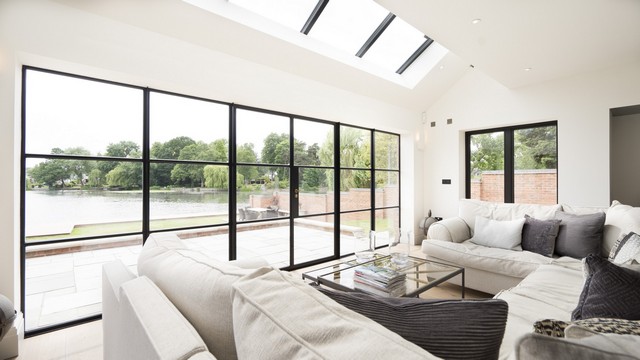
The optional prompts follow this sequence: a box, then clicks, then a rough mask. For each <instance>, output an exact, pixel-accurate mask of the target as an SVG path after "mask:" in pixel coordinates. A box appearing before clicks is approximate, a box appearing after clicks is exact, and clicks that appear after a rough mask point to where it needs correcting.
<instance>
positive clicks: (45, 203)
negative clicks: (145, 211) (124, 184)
mask: <svg viewBox="0 0 640 360" xmlns="http://www.w3.org/2000/svg"><path fill="white" fill-rule="evenodd" d="M248 196H249V194H243V193H239V194H238V205H239V206H244V205H247V203H248V201H247V199H248ZM228 203H229V195H228V194H227V193H225V192H222V193H212V192H198V191H185V192H177V191H176V192H152V193H151V194H150V216H151V218H152V219H163V218H172V217H183V216H189V215H213V214H227V213H228V212H229V208H228V206H229V205H228ZM25 215H26V228H27V235H28V236H29V235H42V234H46V233H52V232H53V233H55V232H59V231H63V232H64V231H65V230H68V229H70V228H72V227H73V225H79V224H95V223H106V222H119V221H135V220H138V221H139V220H141V219H142V192H129V191H100V190H34V191H27V192H26V208H25Z"/></svg>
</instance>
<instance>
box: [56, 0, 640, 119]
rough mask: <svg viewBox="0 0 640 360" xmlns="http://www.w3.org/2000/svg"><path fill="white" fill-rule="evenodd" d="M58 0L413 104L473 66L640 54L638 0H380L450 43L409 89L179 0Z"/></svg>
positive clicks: (527, 74) (517, 76) (513, 80)
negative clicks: (430, 67)
mask: <svg viewBox="0 0 640 360" xmlns="http://www.w3.org/2000/svg"><path fill="white" fill-rule="evenodd" d="M55 1H57V2H59V3H62V4H65V5H68V6H71V7H74V8H77V9H80V10H83V11H87V12H92V13H94V14H97V15H100V16H104V17H108V18H111V19H114V20H116V21H120V22H124V23H126V24H129V25H132V26H136V27H140V28H143V29H146V30H149V31H154V32H157V33H160V34H163V35H165V36H169V37H172V38H176V39H179V40H181V41H186V42H189V43H193V44H196V45H199V46H203V47H206V48H210V49H212V50H215V51H219V52H224V53H227V54H229V55H232V56H235V57H239V58H242V59H246V60H249V61H252V62H256V63H259V64H262V65H267V66H270V67H273V68H276V69H279V70H284V71H287V72H290V73H292V74H295V75H297V76H302V77H305V78H308V79H311V80H315V81H318V82H322V83H325V84H328V85H331V86H335V87H338V88H341V89H344V90H347V91H351V92H354V93H358V94H361V95H365V96H369V97H372V98H375V99H379V100H382V101H385V102H387V103H390V104H393V105H397V106H401V107H404V108H407V109H411V110H416V111H422V110H424V109H426V108H428V107H429V106H430V104H432V103H433V102H434V101H435V100H437V99H438V98H439V97H440V96H441V95H442V94H443V93H444V92H446V91H447V90H448V89H449V88H450V87H451V86H452V84H454V83H455V82H456V81H457V80H458V79H459V78H460V77H461V76H462V75H463V74H464V73H465V72H467V71H481V72H483V73H485V74H486V75H488V76H490V77H492V78H493V79H495V80H496V81H498V82H500V83H502V84H503V85H504V86H506V87H512V88H513V87H519V86H526V85H529V84H534V83H540V82H544V81H549V80H553V79H558V78H563V77H569V76H573V75H577V74H580V73H585V72H590V71H595V70H600V69H603V68H607V67H614V66H616V65H621V64H625V63H631V62H634V61H639V60H640V1H637V0H560V1H551V0H538V1H533V0H515V1H514V0H483V1H478V0H455V1H451V0H376V2H378V3H380V4H381V5H382V6H384V7H386V8H387V9H388V10H389V11H391V12H393V13H394V14H396V15H397V16H398V17H400V18H402V19H404V20H405V21H407V22H409V23H410V24H411V25H413V26H415V27H416V28H417V29H418V30H420V31H422V32H424V33H425V34H427V35H428V36H430V37H432V38H433V39H434V40H435V41H437V42H438V43H440V44H442V45H443V46H444V47H445V48H447V49H448V50H449V53H448V54H447V55H445V56H444V57H443V58H442V60H440V61H439V62H438V64H437V65H436V66H435V67H433V69H432V70H431V71H430V72H429V73H428V74H427V75H426V76H424V77H423V78H422V80H421V81H419V82H418V83H417V85H415V86H413V87H412V88H409V87H406V86H401V85H399V84H397V83H394V82H392V81H388V80H385V79H384V78H380V77H377V76H374V75H372V74H371V73H368V72H366V71H362V70H359V69H357V68H354V67H353V66H349V65H347V64H345V63H343V62H340V61H336V60H335V59H332V58H328V57H325V56H322V55H319V54H318V53H317V52H314V51H310V50H309V49H305V48H302V47H300V46H297V45H295V44H293V43H292V42H288V41H285V40H282V39H281V38H278V37H274V36H272V35H268V34H266V33H264V32H261V31H258V30H255V29H254V28H252V27H249V26H246V25H243V24H240V23H238V22H236V21H232V20H230V19H229V18H228V17H225V16H221V15H218V14H214V13H211V12H208V11H204V10H202V9H201V8H198V7H195V6H192V5H191V4H189V3H187V2H184V1H182V0H136V1H130V0H109V1H107V0H87V1H77V0H55ZM211 1H212V2H217V3H222V4H224V3H225V1H224V0H211ZM256 1H258V0H256ZM332 1H346V0H332ZM474 19H481V21H480V22H479V23H477V24H473V23H472V20H474ZM470 65H473V66H474V68H473V69H472V68H471V67H470ZM525 68H530V69H531V70H530V71H525V70H524V69H525Z"/></svg>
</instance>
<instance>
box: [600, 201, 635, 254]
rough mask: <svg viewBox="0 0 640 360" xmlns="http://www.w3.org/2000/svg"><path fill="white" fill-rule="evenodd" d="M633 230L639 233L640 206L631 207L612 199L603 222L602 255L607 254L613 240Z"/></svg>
mask: <svg viewBox="0 0 640 360" xmlns="http://www.w3.org/2000/svg"><path fill="white" fill-rule="evenodd" d="M631 231H633V232H635V233H636V234H640V207H632V206H629V205H625V204H621V203H620V202H619V201H616V200H614V201H613V202H611V206H610V207H609V208H608V209H607V218H606V220H605V222H604V239H603V243H602V255H604V256H607V255H608V254H609V253H610V252H611V248H612V247H613V244H614V243H615V241H616V240H617V239H618V238H619V237H620V235H621V234H623V233H629V232H631Z"/></svg>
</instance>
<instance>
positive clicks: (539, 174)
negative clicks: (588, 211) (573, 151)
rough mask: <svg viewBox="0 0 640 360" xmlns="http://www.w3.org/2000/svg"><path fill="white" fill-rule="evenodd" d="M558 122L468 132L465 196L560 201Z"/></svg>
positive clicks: (502, 200) (517, 201)
mask: <svg viewBox="0 0 640 360" xmlns="http://www.w3.org/2000/svg"><path fill="white" fill-rule="evenodd" d="M557 145H558V137H557V122H555V121H554V122H548V123H541V124H531V125H525V126H517V127H508V128H499V129H488V130H482V131H474V132H467V133H466V159H467V160H466V175H467V176H466V197H467V198H468V199H478V200H485V201H495V202H514V203H526V204H555V203H557V201H558V180H557V179H558V146H557Z"/></svg>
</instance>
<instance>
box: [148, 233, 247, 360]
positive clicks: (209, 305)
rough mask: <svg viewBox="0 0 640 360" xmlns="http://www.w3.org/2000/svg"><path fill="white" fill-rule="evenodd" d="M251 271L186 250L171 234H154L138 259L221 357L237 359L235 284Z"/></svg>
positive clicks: (153, 279)
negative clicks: (234, 335) (233, 285)
mask: <svg viewBox="0 0 640 360" xmlns="http://www.w3.org/2000/svg"><path fill="white" fill-rule="evenodd" d="M251 272H253V269H242V268H239V267H237V266H234V265H232V264H230V263H228V262H222V261H216V260H214V259H211V258H210V257H208V256H206V255H204V254H202V253H200V252H198V251H194V250H189V249H186V248H184V245H182V244H181V240H180V239H179V238H177V237H175V236H169V235H157V236H154V235H152V236H150V237H149V238H148V239H147V241H146V243H145V245H144V247H143V249H142V252H141V253H140V257H139V259H138V273H139V274H140V275H145V276H147V277H149V278H150V279H151V280H152V281H153V282H154V283H155V284H156V285H157V286H158V287H159V288H160V289H161V290H162V292H164V294H165V295H166V296H167V297H168V298H169V300H171V302H172V303H173V304H174V305H175V306H176V307H177V308H178V309H179V310H180V312H181V313H182V314H183V315H184V317H185V318H187V320H189V322H191V324H192V325H193V327H194V328H196V330H197V331H198V333H199V334H200V336H201V337H202V339H203V340H204V342H205V343H206V344H207V347H208V348H209V351H210V352H211V353H213V355H215V357H216V358H219V359H236V358H237V354H236V347H235V340H234V338H233V319H232V311H231V303H232V297H231V291H232V288H231V285H232V284H233V283H234V282H235V281H237V280H238V279H239V278H241V277H242V276H244V275H247V274H249V273H251Z"/></svg>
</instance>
